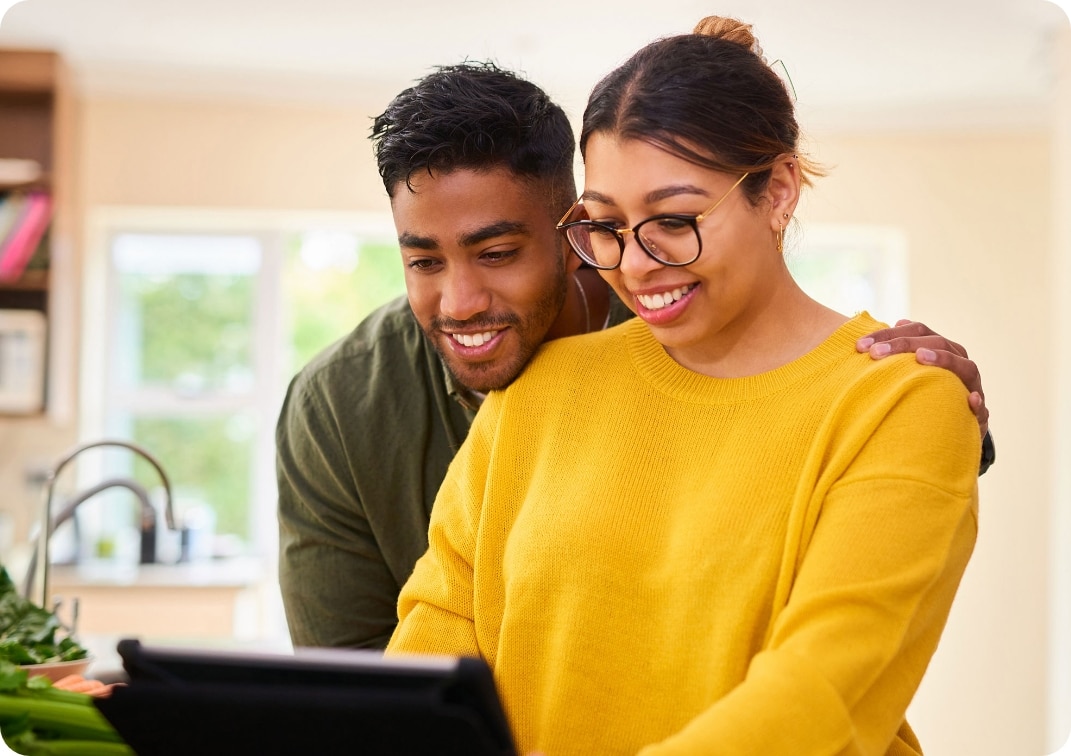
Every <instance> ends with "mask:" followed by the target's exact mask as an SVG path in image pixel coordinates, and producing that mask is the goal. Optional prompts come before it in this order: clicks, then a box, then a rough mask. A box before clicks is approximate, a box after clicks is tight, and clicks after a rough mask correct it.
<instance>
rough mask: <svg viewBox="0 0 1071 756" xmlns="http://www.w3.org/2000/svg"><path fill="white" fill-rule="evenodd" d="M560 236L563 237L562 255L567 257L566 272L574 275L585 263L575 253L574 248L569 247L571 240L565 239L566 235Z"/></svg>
mask: <svg viewBox="0 0 1071 756" xmlns="http://www.w3.org/2000/svg"><path fill="white" fill-rule="evenodd" d="M558 236H559V237H561V242H562V246H561V250H562V254H563V255H565V272H566V273H573V272H575V271H577V270H579V268H580V266H581V264H582V263H583V261H582V260H581V259H580V256H579V255H577V254H576V252H574V251H573V248H572V247H570V246H569V240H568V239H566V238H565V234H558Z"/></svg>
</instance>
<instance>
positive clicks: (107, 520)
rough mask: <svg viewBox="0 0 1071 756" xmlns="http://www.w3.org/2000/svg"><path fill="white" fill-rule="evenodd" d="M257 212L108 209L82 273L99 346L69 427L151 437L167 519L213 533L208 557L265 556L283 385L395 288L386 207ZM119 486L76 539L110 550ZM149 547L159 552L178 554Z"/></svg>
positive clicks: (131, 517) (127, 519)
mask: <svg viewBox="0 0 1071 756" xmlns="http://www.w3.org/2000/svg"><path fill="white" fill-rule="evenodd" d="M257 220H259V221H260V222H259V224H258V223H250V222H249V221H248V220H247V219H244V218H242V217H241V216H240V215H237V214H235V215H234V216H233V217H230V218H223V219H217V220H216V221H215V222H210V223H205V222H204V220H203V218H202V217H201V216H199V215H194V214H192V213H191V214H190V217H189V218H180V222H179V223H177V224H176V223H175V222H174V217H170V216H169V217H168V218H159V219H157V220H156V221H155V222H154V221H153V219H152V218H151V214H150V216H149V217H146V216H145V215H144V214H137V213H135V214H124V213H122V212H119V213H117V214H115V215H110V216H108V217H106V218H104V219H103V220H102V221H101V222H100V223H99V227H98V234H97V236H98V238H99V240H100V250H101V252H100V253H98V255H97V257H96V258H95V262H96V263H97V264H96V266H95V267H96V275H95V278H96V286H95V287H94V286H93V285H92V283H90V289H89V290H87V297H86V301H85V306H86V313H87V316H89V315H91V314H93V313H94V312H95V307H94V306H95V304H97V300H95V298H94V297H93V296H92V294H93V291H94V290H95V291H96V292H97V294H98V296H99V297H100V299H99V302H100V303H101V304H103V307H102V308H101V309H100V310H96V314H97V326H96V327H97V329H99V330H97V331H96V333H97V335H96V337H91V336H90V333H91V329H93V325H91V324H89V323H87V325H86V329H87V335H86V338H85V340H84V344H86V345H87V346H86V350H87V351H89V350H90V349H92V348H94V346H95V348H96V349H99V351H100V356H102V357H103V359H99V360H96V361H94V360H93V359H91V358H90V357H89V356H88V355H87V356H86V357H85V363H86V365H87V366H90V365H93V364H94V362H95V363H96V369H95V370H92V371H91V372H93V373H94V374H95V376H96V379H95V380H92V379H91V380H87V381H86V387H85V388H84V391H83V401H82V404H83V408H84V415H85V417H84V422H83V436H89V437H93V436H108V437H115V438H123V439H128V440H132V441H134V442H135V443H138V444H140V445H142V446H144V447H145V448H147V449H148V450H150V451H151V452H152V453H153V454H154V455H155V456H156V457H157V458H158V459H160V460H161V462H162V464H163V465H164V468H165V470H166V471H167V472H168V474H169V477H170V478H171V484H172V489H173V493H174V497H175V498H174V501H175V514H176V519H177V520H178V521H179V523H180V524H186V525H187V526H189V527H191V528H192V529H193V530H195V531H198V532H207V533H210V534H212V538H211V539H209V541H210V543H211V548H210V550H211V551H212V552H213V553H215V554H217V555H222V554H227V555H229V554H235V555H237V554H261V555H265V556H272V555H273V552H274V549H275V538H276V533H275V516H274V506H275V478H274V469H275V468H274V430H275V421H276V418H277V416H278V410H279V405H280V402H281V399H282V395H283V392H284V391H285V388H286V385H287V383H288V381H289V379H290V378H291V377H292V376H293V374H294V373H295V372H296V371H297V370H298V369H299V368H300V367H301V366H302V365H303V364H305V363H306V362H307V361H308V360H309V359H310V358H311V357H312V356H313V355H314V354H316V353H317V352H318V351H320V350H321V349H323V348H324V347H325V346H327V345H328V344H330V343H331V342H333V341H334V340H336V339H338V338H340V337H341V336H343V335H344V334H345V333H347V332H348V331H349V330H350V329H352V328H353V327H354V326H355V325H356V324H357V322H359V321H360V319H361V318H363V317H364V316H365V315H366V314H367V313H368V312H370V311H371V310H372V309H374V308H375V307H378V306H379V305H381V304H383V303H384V302H386V301H388V300H389V299H392V298H393V297H396V296H398V295H400V294H402V293H404V279H403V268H402V265H401V264H400V259H399V256H398V251H397V243H396V241H395V239H394V230H393V226H392V225H391V224H390V221H389V218H376V219H363V220H358V219H354V220H352V221H350V222H345V221H342V222H340V221H339V220H338V219H334V220H333V222H330V223H322V224H318V223H317V218H316V217H310V218H305V219H301V222H300V223H294V222H289V223H286V224H285V225H284V224H278V223H277V222H276V223H275V224H274V225H273V224H269V223H268V222H265V221H264V220H263V219H257ZM154 226H155V227H154ZM258 226H259V227H258ZM176 227H178V228H180V229H181V230H179V231H175V230H165V229H173V228H176ZM248 228H253V229H255V230H253V231H246V230H243V229H248ZM90 273H91V275H90V281H91V282H92V280H93V278H94V276H93V275H92V273H93V271H90ZM87 377H88V376H87ZM106 463H107V466H106V467H104V468H101V469H99V470H97V471H96V472H94V475H99V474H108V475H132V476H133V477H134V478H135V479H137V480H139V482H141V483H142V484H143V485H146V486H149V487H151V486H155V485H156V479H155V477H154V474H153V471H152V470H151V468H149V466H148V465H145V468H144V469H142V468H141V465H142V464H143V463H141V462H140V461H137V462H133V461H131V460H130V459H127V458H126V457H123V456H120V455H115V457H114V459H113V458H112V457H111V456H109V457H108V459H107V460H106ZM102 464H103V463H102ZM123 464H126V465H128V467H127V468H126V469H123V468H122V467H121V465H123ZM131 464H133V465H134V466H133V468H130V467H129V465H131ZM98 479H99V478H98ZM94 482H95V481H94ZM121 498H122V497H121V494H120V495H119V496H117V497H113V498H112V499H108V498H106V497H105V496H103V495H102V496H101V499H103V501H102V502H101V504H100V505H99V507H96V506H95V508H96V509H98V510H99V513H98V514H96V515H95V516H92V517H90V518H89V519H88V520H87V523H88V527H85V526H84V527H83V530H85V531H86V532H85V533H84V534H83V538H88V539H90V540H91V541H92V543H90V544H84V545H83V546H82V551H83V553H91V554H92V553H97V554H100V553H101V552H105V553H110V552H111V551H112V546H111V544H112V543H115V542H122V540H123V538H125V539H126V540H127V541H129V540H130V536H129V534H127V535H126V536H123V532H124V531H129V530H131V529H132V528H133V527H134V525H135V522H136V520H135V513H134V508H133V507H132V506H131V504H130V503H129V502H128V501H119V500H118V499H121ZM202 543H203V540H202ZM102 544H103V545H104V546H103V547H102ZM175 548H176V549H178V548H180V546H179V545H178V543H177V541H176V545H175ZM162 552H163V553H161V559H162V560H164V561H173V560H174V559H175V558H177V556H178V554H177V553H175V552H174V551H173V550H172V551H170V552H169V551H167V550H162Z"/></svg>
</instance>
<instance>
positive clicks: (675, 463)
mask: <svg viewBox="0 0 1071 756" xmlns="http://www.w3.org/2000/svg"><path fill="white" fill-rule="evenodd" d="M797 142H798V128H797V125H796V121H795V117H794V115H793V112H792V102H791V99H790V98H789V96H788V95H787V93H786V91H785V89H784V86H783V84H782V83H781V81H780V79H779V78H778V77H777V76H776V75H775V74H774V73H773V72H772V71H771V70H770V69H769V67H768V66H767V65H766V64H765V62H764V61H763V59H762V58H761V54H760V53H758V52H757V48H756V46H755V42H754V39H753V37H752V35H751V31H750V27H748V26H746V25H744V24H741V23H739V22H736V21H732V20H727V19H719V18H708V19H704V21H702V22H700V25H699V26H698V27H697V29H696V33H694V34H691V35H683V36H679V37H673V38H669V39H665V40H660V41H658V42H655V43H653V44H651V45H648V46H647V47H645V48H644V49H642V50H640V51H639V52H638V53H637V54H636V55H635V56H633V57H632V58H631V59H630V60H629V61H627V62H626V63H625V64H624V65H623V66H621V67H620V68H619V69H617V70H616V71H614V72H613V73H611V74H610V75H609V76H608V77H607V78H606V79H604V80H603V81H602V82H601V83H600V84H599V85H598V86H596V88H595V90H594V92H593V93H592V95H591V99H590V101H589V103H588V107H587V110H586V111H585V114H584V125H583V130H582V133H581V141H580V144H581V150H582V152H583V155H584V160H585V166H586V171H585V173H586V185H585V191H584V193H583V195H582V197H581V199H580V200H578V204H577V205H576V206H574V208H573V209H572V210H571V211H570V213H569V214H567V217H566V218H565V219H563V222H562V223H561V224H560V228H561V229H562V230H563V232H564V233H565V234H566V236H567V237H568V239H569V242H570V244H572V246H573V248H574V250H575V251H576V252H577V253H578V254H579V255H580V256H581V257H582V258H584V259H585V260H586V261H587V262H588V263H590V264H592V265H594V266H596V267H598V268H600V269H602V272H603V275H604V277H605V278H606V280H607V281H608V282H609V283H610V284H611V285H612V286H613V287H614V289H615V291H616V292H617V294H618V295H619V296H620V297H621V299H622V301H624V302H626V303H628V304H629V305H630V306H631V307H632V308H633V309H634V310H635V311H636V312H637V314H638V315H639V317H638V318H636V319H634V320H633V321H632V322H630V323H627V324H623V325H621V326H618V327H616V328H613V329H610V330H608V331H605V332H602V333H599V334H592V335H590V336H585V337H581V339H582V341H581V340H580V339H566V340H562V341H559V342H555V343H553V344H551V345H549V346H548V347H546V348H545V349H544V350H543V351H542V352H541V353H540V354H539V356H538V357H537V358H536V359H535V360H534V361H533V362H532V364H531V365H530V366H529V368H528V369H527V370H526V371H525V372H524V374H523V375H522V376H521V377H520V378H519V379H518V380H517V381H516V382H515V383H514V384H513V385H512V386H511V387H510V388H509V389H508V390H506V391H504V392H500V393H493V394H492V395H491V396H490V397H489V398H488V400H487V402H486V403H485V404H484V406H483V408H482V409H481V411H480V413H479V416H478V418H477V420H476V423H475V425H474V426H473V428H472V430H471V432H470V435H469V437H468V440H467V441H466V443H465V446H464V447H463V449H462V450H461V452H460V453H459V455H458V456H457V458H456V459H455V460H454V464H453V466H452V467H451V469H450V472H449V474H448V476H447V479H446V482H445V483H444V485H443V487H442V489H441V491H440V493H439V498H438V500H437V501H436V504H435V509H434V513H433V516H432V525H431V531H430V533H429V538H430V548H429V551H428V553H427V554H426V555H425V556H424V557H423V558H422V559H421V560H420V562H419V563H418V564H417V566H416V569H415V570H414V573H413V575H412V577H411V579H410V580H409V582H408V583H407V584H406V586H405V588H404V589H403V591H402V595H401V599H400V602H399V614H400V618H401V622H400V624H399V627H398V629H397V631H396V632H395V635H394V637H393V639H392V641H391V645H390V649H391V650H392V651H414V652H438V653H448V654H469V655H480V656H482V657H483V658H484V659H486V660H487V661H488V663H489V664H490V665H491V667H492V668H493V669H494V672H495V678H496V681H497V683H498V686H499V690H500V693H501V695H502V698H503V701H504V704H505V706H506V709H507V713H508V715H509V717H510V720H511V724H512V726H513V728H514V732H515V736H516V738H517V741H518V745H519V746H520V748H521V749H522V750H523V751H529V750H533V749H536V750H539V751H542V752H543V753H545V754H547V756H559V754H571V753H576V754H595V753H598V754H611V753H642V754H644V755H645V756H653V755H654V754H685V753H688V754H708V753H717V754H762V755H763V756H769V755H770V754H793V755H794V756H796V755H799V754H837V753H843V754H856V753H888V754H911V753H919V752H920V748H919V745H918V743H917V741H916V739H915V737H914V735H913V733H912V732H911V730H910V728H909V727H908V725H907V724H906V722H905V721H904V712H905V711H906V709H907V705H908V703H909V702H910V700H911V697H912V695H913V694H914V692H915V689H916V688H917V686H918V684H919V681H920V680H921V678H922V675H923V672H924V671H925V668H926V665H927V663H928V662H929V659H930V657H931V655H932V654H933V651H934V649H935V648H936V645H937V641H938V638H939V636H940V633H941V630H942V628H943V626H944V623H945V620H946V618H947V615H948V611H949V608H950V606H951V602H952V598H953V596H954V594H955V591H956V588H957V586H958V583H959V580H960V577H961V575H962V573H963V570H964V568H965V567H966V564H967V561H968V559H969V556H970V553H971V550H972V548H973V545H974V540H975V535H976V517H977V487H976V478H975V476H976V474H977V459H978V454H979V438H978V432H977V424H976V423H975V420H974V418H973V416H972V415H971V414H970V412H969V410H968V409H967V403H966V402H965V401H964V399H965V388H964V387H963V385H962V384H961V383H959V381H958V380H956V379H955V378H954V377H953V376H951V375H950V374H948V373H947V372H946V371H941V370H938V369H935V368H928V367H924V366H920V365H918V364H917V363H916V362H915V360H914V359H912V358H911V357H904V356H900V357H896V358H893V359H887V360H883V361H880V362H874V361H872V360H870V359H869V358H867V357H866V355H860V354H856V353H854V350H853V344H854V343H855V340H856V339H857V338H859V337H860V336H862V335H864V334H866V333H868V332H870V331H873V330H875V329H876V328H878V327H879V325H878V324H877V323H875V321H874V320H873V319H871V318H870V317H869V316H868V315H866V314H865V313H864V314H861V315H857V316H856V317H853V318H848V317H845V316H844V315H841V314H839V313H836V312H834V311H832V310H830V309H828V308H826V307H824V306H823V305H821V304H819V303H818V302H815V301H814V300H812V299H810V298H809V297H808V296H807V295H806V294H804V293H803V291H802V290H800V288H799V287H798V286H797V285H796V283H795V282H794V281H793V280H792V277H791V275H790V274H789V272H788V270H787V268H786V266H785V263H784V259H783V257H782V252H781V249H782V244H783V233H784V227H785V225H787V224H788V222H789V221H790V220H791V218H792V215H793V212H794V210H795V207H796V203H797V201H798V199H799V194H800V190H801V186H802V185H804V184H807V183H809V181H808V174H809V173H810V172H812V170H811V169H810V167H809V164H808V162H807V161H806V159H805V158H803V157H802V156H800V154H799V150H798V147H797ZM771 398H776V401H771Z"/></svg>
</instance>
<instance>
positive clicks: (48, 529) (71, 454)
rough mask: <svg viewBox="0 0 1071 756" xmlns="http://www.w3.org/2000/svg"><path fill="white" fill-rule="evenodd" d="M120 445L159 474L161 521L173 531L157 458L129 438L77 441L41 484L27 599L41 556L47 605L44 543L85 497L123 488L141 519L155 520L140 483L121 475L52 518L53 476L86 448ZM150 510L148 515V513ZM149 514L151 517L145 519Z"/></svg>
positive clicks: (167, 494)
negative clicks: (42, 492)
mask: <svg viewBox="0 0 1071 756" xmlns="http://www.w3.org/2000/svg"><path fill="white" fill-rule="evenodd" d="M105 446H109V447H121V448H124V449H129V450H130V451H132V452H134V453H135V454H137V455H138V456H140V457H141V458H142V459H144V460H145V461H146V462H148V463H149V464H150V465H152V466H153V468H154V469H155V470H156V473H157V475H159V476H160V483H161V484H162V485H163V489H164V520H165V521H166V522H167V527H168V528H169V529H170V530H177V529H178V528H177V527H176V526H175V514H174V507H173V505H172V497H171V481H169V480H168V478H167V474H166V473H165V472H164V468H163V466H162V465H161V464H160V463H159V462H158V461H157V459H156V457H154V456H153V455H152V454H150V453H149V452H148V451H147V450H146V449H144V448H143V447H141V446H138V445H137V444H135V443H132V442H130V441H122V440H118V439H103V440H100V441H90V442H88V443H84V444H79V445H78V446H75V447H74V448H73V449H71V450H69V451H68V452H67V453H66V454H64V455H63V456H62V457H61V458H60V460H59V462H57V463H56V465H55V467H53V468H52V470H51V472H49V474H48V478H47V479H46V485H45V503H44V512H43V514H42V517H41V528H40V531H41V532H40V533H39V535H38V542H37V548H36V549H34V552H35V553H34V556H33V558H32V561H31V566H30V568H29V569H28V570H27V577H26V591H25V594H26V597H27V598H29V597H30V594H31V593H32V592H33V581H34V577H35V575H36V573H37V556H38V555H40V558H41V564H40V567H41V606H48V599H49V590H48V587H49V586H48V578H49V575H48V573H49V553H48V544H49V540H50V539H51V536H52V531H54V530H55V529H56V528H57V527H58V526H59V525H60V524H62V523H63V522H65V521H66V520H68V519H70V518H71V517H72V516H73V515H74V511H75V509H77V508H78V506H79V505H80V504H82V503H83V502H85V501H86V500H87V499H90V498H92V497H93V496H96V495H97V494H98V493H100V492H101V491H105V490H107V489H109V488H115V487H123V488H127V489H129V490H131V491H133V492H134V494H135V495H136V496H137V497H138V499H139V500H140V501H141V514H142V522H143V523H144V524H145V525H152V524H153V523H155V518H156V513H155V511H154V510H153V508H152V504H151V502H150V501H149V494H148V492H147V491H146V490H145V488H144V487H143V486H141V485H140V484H138V483H136V482H134V481H132V480H129V479H125V478H114V479H111V480H106V481H104V482H103V483H98V484H97V485H96V486H94V487H92V488H89V489H86V490H85V491H83V492H82V493H81V494H79V495H78V496H76V497H75V498H74V499H73V500H72V501H71V502H70V503H69V504H68V505H67V506H66V507H65V508H64V509H63V511H62V512H60V513H59V514H58V515H57V516H56V517H55V518H53V517H52V495H53V492H54V490H55V487H56V478H58V477H59V474H60V473H61V472H62V471H63V469H64V468H65V467H66V466H67V465H68V464H70V462H71V461H72V460H74V459H75V458H76V457H77V456H78V455H79V454H81V453H82V452H84V451H86V450H87V449H95V448H99V447H105ZM150 513H151V514H150ZM150 516H151V517H152V519H151V520H149V519H146V518H148V517H150Z"/></svg>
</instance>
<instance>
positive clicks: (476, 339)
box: [450, 331, 498, 347]
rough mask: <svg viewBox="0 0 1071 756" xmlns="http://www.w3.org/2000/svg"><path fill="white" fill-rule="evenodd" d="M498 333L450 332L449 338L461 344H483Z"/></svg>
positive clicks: (469, 345) (468, 345)
mask: <svg viewBox="0 0 1071 756" xmlns="http://www.w3.org/2000/svg"><path fill="white" fill-rule="evenodd" d="M496 335H498V331H484V332H483V333H473V334H468V333H452V334H450V336H451V338H453V340H454V341H456V342H457V343H458V344H460V345H461V346H467V347H474V346H483V345H484V344H486V343H487V342H488V341H490V340H491V339H493V338H494V337H495V336H496Z"/></svg>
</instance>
